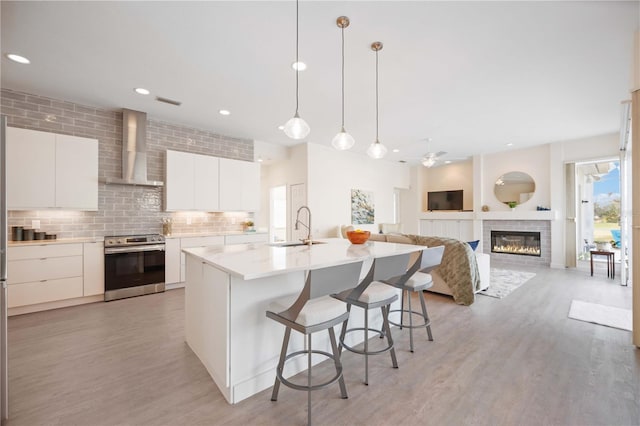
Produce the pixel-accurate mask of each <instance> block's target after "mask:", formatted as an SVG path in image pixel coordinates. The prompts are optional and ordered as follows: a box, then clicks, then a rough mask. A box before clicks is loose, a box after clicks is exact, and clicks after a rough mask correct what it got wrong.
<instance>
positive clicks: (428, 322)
mask: <svg viewBox="0 0 640 426" xmlns="http://www.w3.org/2000/svg"><path fill="white" fill-rule="evenodd" d="M394 312H401V313H402V314H405V313H407V314H411V315H417V316H419V317H420V318H422V319H424V323H422V324H417V325H416V324H413V325H407V324H403V323H396V322H393V321H391V320H389V324H393V325H395V326H396V327H406V328H422V327H427V326H430V325H431V320H430V319H429V320H428V321H427V319H426V318H425V317H424V315H423V314H422V312H418V311H410V310H408V309H394V310H392V311H389V314H392V313H394ZM400 321H401V322H402V319H400Z"/></svg>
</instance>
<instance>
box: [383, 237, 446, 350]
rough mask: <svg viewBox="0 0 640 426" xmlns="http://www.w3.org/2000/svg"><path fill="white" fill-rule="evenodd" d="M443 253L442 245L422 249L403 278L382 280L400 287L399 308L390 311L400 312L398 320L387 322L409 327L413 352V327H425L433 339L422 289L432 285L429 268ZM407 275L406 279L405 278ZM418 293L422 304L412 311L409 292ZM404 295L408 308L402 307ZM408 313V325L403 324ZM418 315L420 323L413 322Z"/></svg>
mask: <svg viewBox="0 0 640 426" xmlns="http://www.w3.org/2000/svg"><path fill="white" fill-rule="evenodd" d="M443 254H444V246H437V247H429V248H426V249H424V250H422V253H420V256H418V258H417V259H416V261H415V262H414V264H413V265H412V266H411V267H410V268H409V270H408V271H407V272H406V275H405V277H404V278H402V277H401V278H394V279H391V280H383V282H384V283H386V284H389V285H391V286H393V287H396V288H399V289H402V303H401V307H400V309H399V310H393V311H391V312H400V322H399V323H396V322H393V321H391V320H389V322H390V323H391V324H393V325H396V326H399V327H400V329H402V327H407V328H409V347H410V349H411V352H413V329H414V328H420V327H426V329H427V335H428V336H429V340H433V335H432V334H431V320H430V319H429V314H428V313H427V304H426V303H425V301H424V293H423V291H424V290H426V289H428V288H429V287H431V286H432V285H433V278H432V277H431V275H430V274H429V272H430V271H431V270H433V269H434V268H435V267H436V266H438V265H440V262H442V255H443ZM406 277H408V279H407V278H406ZM415 292H417V293H418V297H419V298H420V305H422V312H418V311H414V310H413V309H412V308H411V294H412V293H415ZM405 296H406V298H407V303H408V305H409V308H408V309H405V308H404V299H405ZM405 313H406V314H408V317H409V325H405V324H404V314H405ZM414 315H418V316H420V317H422V319H423V321H424V322H423V323H422V324H417V325H414V324H413V316H414Z"/></svg>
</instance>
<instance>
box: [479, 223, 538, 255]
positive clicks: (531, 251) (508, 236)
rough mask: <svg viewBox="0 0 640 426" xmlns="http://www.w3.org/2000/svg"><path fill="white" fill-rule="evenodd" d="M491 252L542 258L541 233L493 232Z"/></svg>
mask: <svg viewBox="0 0 640 426" xmlns="http://www.w3.org/2000/svg"><path fill="white" fill-rule="evenodd" d="M491 252H492V253H505V254H516V255H520V256H536V257H540V255H541V250H540V232H523V231H493V230H492V231H491Z"/></svg>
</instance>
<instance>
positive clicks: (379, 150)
mask: <svg viewBox="0 0 640 426" xmlns="http://www.w3.org/2000/svg"><path fill="white" fill-rule="evenodd" d="M371 50H373V51H374V52H376V140H375V142H373V143H372V144H371V145H369V148H368V149H367V155H368V156H369V157H371V158H376V159H379V158H382V157H384V156H385V155H386V154H387V148H386V147H385V146H384V145H382V144H381V143H380V140H379V139H378V52H379V51H380V50H382V43H381V42H379V41H376V42H373V43H371Z"/></svg>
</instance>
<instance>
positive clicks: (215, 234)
mask: <svg viewBox="0 0 640 426" xmlns="http://www.w3.org/2000/svg"><path fill="white" fill-rule="evenodd" d="M264 234H268V232H266V231H254V232H243V231H227V232H185V233H172V234H171V235H166V236H165V237H164V238H165V239H167V240H168V239H171V238H191V237H227V236H233V235H264Z"/></svg>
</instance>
